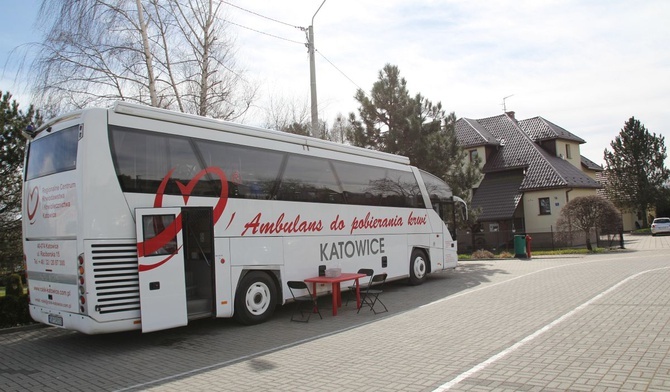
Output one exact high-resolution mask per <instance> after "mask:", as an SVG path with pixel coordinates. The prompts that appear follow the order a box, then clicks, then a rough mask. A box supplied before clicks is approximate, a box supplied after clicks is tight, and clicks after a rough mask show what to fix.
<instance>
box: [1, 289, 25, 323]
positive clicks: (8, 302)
mask: <svg viewBox="0 0 670 392" xmlns="http://www.w3.org/2000/svg"><path fill="white" fill-rule="evenodd" d="M32 322H33V320H32V319H31V318H30V311H29V310H28V296H27V295H25V294H22V295H20V296H18V297H17V296H6V297H2V298H0V328H10V327H16V326H17V325H25V324H30V323H32Z"/></svg>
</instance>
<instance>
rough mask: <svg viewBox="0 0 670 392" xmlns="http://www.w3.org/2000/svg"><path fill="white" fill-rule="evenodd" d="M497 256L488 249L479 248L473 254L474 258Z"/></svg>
mask: <svg viewBox="0 0 670 392" xmlns="http://www.w3.org/2000/svg"><path fill="white" fill-rule="evenodd" d="M494 257H495V256H494V255H493V253H491V252H489V251H488V250H484V249H479V250H477V251H475V252H474V253H473V254H472V258H473V259H492V258H494Z"/></svg>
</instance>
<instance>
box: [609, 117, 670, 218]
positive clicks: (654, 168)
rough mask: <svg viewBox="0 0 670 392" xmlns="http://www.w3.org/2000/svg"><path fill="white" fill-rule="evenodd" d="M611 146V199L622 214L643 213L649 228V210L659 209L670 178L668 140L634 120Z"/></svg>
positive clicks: (630, 121)
mask: <svg viewBox="0 0 670 392" xmlns="http://www.w3.org/2000/svg"><path fill="white" fill-rule="evenodd" d="M610 146H611V147H612V151H611V152H610V151H609V150H607V149H605V174H606V176H607V184H606V187H605V191H606V192H607V196H608V197H609V199H610V200H612V201H613V202H614V204H615V205H616V206H617V207H619V208H620V209H622V210H628V211H631V210H632V211H634V210H637V211H642V212H643V214H642V216H643V219H642V223H643V224H642V225H643V227H648V224H649V222H648V219H647V210H648V209H649V207H652V206H655V205H656V202H657V200H658V199H659V198H660V197H661V192H662V189H663V184H665V183H666V182H667V181H668V178H669V177H670V170H668V169H666V168H665V166H664V161H665V158H666V157H667V155H666V150H665V138H664V137H663V136H661V135H658V136H656V134H655V133H649V131H648V130H647V129H646V128H645V126H644V125H643V124H641V123H640V121H639V120H636V119H635V117H631V118H630V119H629V120H628V121H626V123H625V125H624V127H623V129H621V132H619V135H618V136H617V137H616V138H615V139H614V140H613V141H612V142H611V143H610Z"/></svg>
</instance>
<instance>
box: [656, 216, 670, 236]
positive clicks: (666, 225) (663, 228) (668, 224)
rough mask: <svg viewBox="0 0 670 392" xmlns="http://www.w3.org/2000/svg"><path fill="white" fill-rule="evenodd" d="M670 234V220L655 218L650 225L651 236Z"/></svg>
mask: <svg viewBox="0 0 670 392" xmlns="http://www.w3.org/2000/svg"><path fill="white" fill-rule="evenodd" d="M660 233H670V218H656V219H654V222H652V224H651V235H656V234H660Z"/></svg>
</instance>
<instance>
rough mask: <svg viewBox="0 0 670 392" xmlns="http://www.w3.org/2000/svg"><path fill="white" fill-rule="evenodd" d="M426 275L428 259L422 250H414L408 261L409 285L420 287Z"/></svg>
mask: <svg viewBox="0 0 670 392" xmlns="http://www.w3.org/2000/svg"><path fill="white" fill-rule="evenodd" d="M427 275H428V259H427V258H426V254H425V253H424V252H423V251H422V250H418V249H415V250H413V251H412V256H411V257H410V261H409V283H410V284H412V285H415V286H416V285H420V284H421V283H423V282H424V281H425V280H426V276H427Z"/></svg>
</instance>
